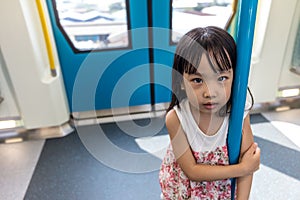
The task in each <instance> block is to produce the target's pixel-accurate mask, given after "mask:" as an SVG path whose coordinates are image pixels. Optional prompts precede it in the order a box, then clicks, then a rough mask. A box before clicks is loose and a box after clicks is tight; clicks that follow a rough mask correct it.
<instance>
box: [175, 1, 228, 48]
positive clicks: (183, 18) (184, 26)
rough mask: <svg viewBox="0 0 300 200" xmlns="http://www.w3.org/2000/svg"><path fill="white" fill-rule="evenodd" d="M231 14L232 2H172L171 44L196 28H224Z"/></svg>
mask: <svg viewBox="0 0 300 200" xmlns="http://www.w3.org/2000/svg"><path fill="white" fill-rule="evenodd" d="M231 13H232V0H173V2H172V42H175V43H176V42H178V41H179V39H180V38H181V37H182V35H183V34H185V33H186V32H187V31H189V30H191V29H193V28H196V27H205V26H212V25H213V26H218V27H221V28H224V27H225V25H226V23H227V21H228V20H229V18H230V16H231Z"/></svg>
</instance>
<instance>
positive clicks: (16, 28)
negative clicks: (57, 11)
mask: <svg viewBox="0 0 300 200" xmlns="http://www.w3.org/2000/svg"><path fill="white" fill-rule="evenodd" d="M12 10H13V11H14V12H11V11H12ZM43 12H46V10H43ZM1 15H2V16H1V19H0V24H1V25H2V28H1V33H0V42H1V49H2V53H3V59H4V62H5V64H6V66H7V70H8V73H9V76H10V79H11V81H12V84H13V88H14V91H15V94H16V98H17V104H18V108H19V109H20V115H21V118H22V120H23V123H24V127H26V128H27V129H33V128H39V127H49V126H56V125H60V124H63V123H65V122H67V121H69V110H68V107H67V102H66V98H65V90H64V85H63V81H62V77H61V72H60V70H59V62H58V59H57V56H56V53H55V51H53V52H52V54H53V56H54V58H55V67H56V75H54V76H53V75H52V73H51V69H50V66H49V59H48V56H47V52H46V50H47V48H46V45H45V40H44V38H45V37H44V34H43V31H42V26H41V21H40V16H39V14H38V9H37V7H36V4H32V3H30V2H28V1H18V0H9V1H2V2H1ZM45 16H47V14H45ZM45 23H47V21H46V22H45ZM48 25H49V24H48ZM48 31H49V34H50V35H51V30H50V29H48ZM53 41H54V40H53V39H52V41H51V42H52V45H54V42H53Z"/></svg>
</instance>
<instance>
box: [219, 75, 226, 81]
mask: <svg viewBox="0 0 300 200" xmlns="http://www.w3.org/2000/svg"><path fill="white" fill-rule="evenodd" d="M227 79H228V77H227V76H221V77H219V78H218V81H221V82H223V81H226V80H227Z"/></svg>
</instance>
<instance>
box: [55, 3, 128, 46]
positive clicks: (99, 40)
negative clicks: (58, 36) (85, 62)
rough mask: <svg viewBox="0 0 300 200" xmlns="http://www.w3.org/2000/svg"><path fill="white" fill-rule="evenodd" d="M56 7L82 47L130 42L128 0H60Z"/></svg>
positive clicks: (67, 27)
mask: <svg viewBox="0 0 300 200" xmlns="http://www.w3.org/2000/svg"><path fill="white" fill-rule="evenodd" d="M56 10H57V13H58V17H59V22H60V24H61V26H62V27H63V29H64V31H65V32H66V34H67V37H69V39H70V41H71V42H72V43H73V45H74V47H75V48H76V49H78V50H80V51H86V50H96V49H107V48H124V47H128V46H129V43H128V41H129V40H128V31H127V30H128V26H127V23H128V22H127V11H126V0H110V1H107V0H56Z"/></svg>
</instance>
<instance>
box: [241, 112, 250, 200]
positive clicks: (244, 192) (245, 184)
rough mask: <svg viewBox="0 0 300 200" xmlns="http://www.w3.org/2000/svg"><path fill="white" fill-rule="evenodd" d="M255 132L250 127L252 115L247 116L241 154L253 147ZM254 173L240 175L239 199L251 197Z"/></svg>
mask: <svg viewBox="0 0 300 200" xmlns="http://www.w3.org/2000/svg"><path fill="white" fill-rule="evenodd" d="M253 142H254V139H253V134H252V130H251V127H250V117H249V115H247V116H246V118H245V120H244V125H243V135H242V144H241V152H240V154H241V156H243V154H244V153H245V152H246V151H247V149H249V148H251V145H252V144H253ZM252 177H253V174H250V175H247V176H243V177H239V178H238V179H237V199H238V200H244V199H245V200H246V199H249V195H250V190H251V184H252Z"/></svg>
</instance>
